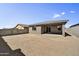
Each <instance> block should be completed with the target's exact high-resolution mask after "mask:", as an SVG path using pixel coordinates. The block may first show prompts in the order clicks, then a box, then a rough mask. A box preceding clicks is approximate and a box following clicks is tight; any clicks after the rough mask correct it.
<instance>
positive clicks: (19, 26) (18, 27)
mask: <svg viewBox="0 0 79 59" xmlns="http://www.w3.org/2000/svg"><path fill="white" fill-rule="evenodd" d="M16 28H17V29H24V27H22V26H21V25H18V26H17V27H16Z"/></svg>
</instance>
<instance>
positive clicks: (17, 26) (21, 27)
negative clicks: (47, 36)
mask: <svg viewBox="0 0 79 59" xmlns="http://www.w3.org/2000/svg"><path fill="white" fill-rule="evenodd" d="M15 28H16V29H18V30H24V31H25V32H26V33H28V32H29V26H28V25H26V24H17V25H16V27H15Z"/></svg>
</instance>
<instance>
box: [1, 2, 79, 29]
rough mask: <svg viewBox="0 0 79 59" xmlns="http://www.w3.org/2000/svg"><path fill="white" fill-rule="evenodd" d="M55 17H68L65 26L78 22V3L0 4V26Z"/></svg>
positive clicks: (6, 26) (13, 25) (12, 25)
mask: <svg viewBox="0 0 79 59" xmlns="http://www.w3.org/2000/svg"><path fill="white" fill-rule="evenodd" d="M56 19H60V20H61V19H68V20H69V22H68V23H67V24H66V27H69V26H70V25H73V24H76V23H79V4H77V3H75V4H68V3H66V4H65V3H63V4H62V3H61V4H60V3H57V4H56V3H51V4H50V3H44V4H43V3H42V4H41V3H39V4H38V3H36V4H34V3H32V4H28V3H25V4H24V3H19V4H18V3H17V4H16V3H14V4H11V3H10V4H0V28H11V27H15V26H16V24H18V23H20V24H33V23H37V22H42V21H47V20H56Z"/></svg>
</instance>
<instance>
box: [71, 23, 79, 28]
mask: <svg viewBox="0 0 79 59" xmlns="http://www.w3.org/2000/svg"><path fill="white" fill-rule="evenodd" d="M75 26H79V23H78V24H75V25H72V26H70V28H71V27H75Z"/></svg>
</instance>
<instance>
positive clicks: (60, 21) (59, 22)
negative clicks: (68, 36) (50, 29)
mask: <svg viewBox="0 0 79 59" xmlns="http://www.w3.org/2000/svg"><path fill="white" fill-rule="evenodd" d="M67 22H68V20H49V21H44V22H39V23H36V24H31V25H29V26H38V25H47V24H66V23H67Z"/></svg>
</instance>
